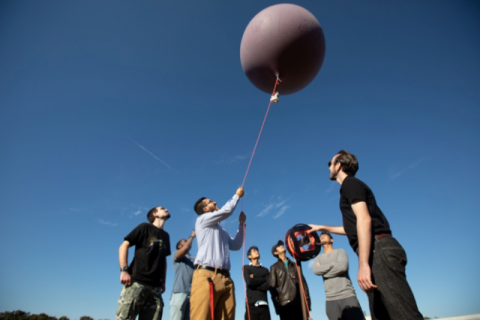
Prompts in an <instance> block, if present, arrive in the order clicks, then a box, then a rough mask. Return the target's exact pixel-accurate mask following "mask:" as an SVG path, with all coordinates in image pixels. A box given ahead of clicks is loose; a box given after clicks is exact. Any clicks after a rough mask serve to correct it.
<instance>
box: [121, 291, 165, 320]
mask: <svg viewBox="0 0 480 320" xmlns="http://www.w3.org/2000/svg"><path fill="white" fill-rule="evenodd" d="M161 290H162V289H161V288H160V287H149V286H145V285H143V284H140V283H138V282H134V283H133V284H132V285H131V286H128V287H127V286H123V289H122V293H121V294H120V299H118V308H117V315H116V319H117V320H135V318H136V317H137V315H138V316H139V317H138V320H161V319H162V313H163V300H162V294H161Z"/></svg>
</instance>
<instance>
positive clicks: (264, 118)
mask: <svg viewBox="0 0 480 320" xmlns="http://www.w3.org/2000/svg"><path fill="white" fill-rule="evenodd" d="M280 82H281V80H280V79H279V78H278V77H277V80H276V81H275V86H274V87H273V92H272V98H273V97H274V96H275V95H276V97H277V98H276V100H277V101H273V100H272V98H270V102H269V103H268V107H267V112H266V113H265V117H263V122H262V127H261V128H260V132H259V133H258V137H257V141H256V142H255V147H254V148H253V152H252V155H251V156H250V161H249V162H248V167H247V171H246V172H245V176H244V177H243V182H242V188H243V185H244V184H245V180H246V179H247V175H248V171H249V170H250V165H251V164H252V159H253V155H254V154H255V150H257V145H258V141H259V140H260V136H261V135H262V131H263V127H264V125H265V121H266V120H267V115H268V111H269V110H270V106H271V105H272V102H273V103H277V102H278V92H276V90H277V86H278V85H279V83H280ZM241 202H242V212H243V198H242V201H241ZM242 227H243V245H242V246H243V254H242V274H243V275H244V274H245V273H244V269H245V262H244V259H245V223H244V224H243V226H242ZM242 283H243V292H244V293H245V302H246V303H245V304H246V306H247V315H248V319H249V320H250V308H249V306H248V297H247V289H246V287H245V280H244V281H242Z"/></svg>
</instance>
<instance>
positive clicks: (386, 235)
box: [375, 233, 392, 239]
mask: <svg viewBox="0 0 480 320" xmlns="http://www.w3.org/2000/svg"><path fill="white" fill-rule="evenodd" d="M391 236H392V235H391V234H390V233H380V234H376V235H375V239H382V238H384V237H391Z"/></svg>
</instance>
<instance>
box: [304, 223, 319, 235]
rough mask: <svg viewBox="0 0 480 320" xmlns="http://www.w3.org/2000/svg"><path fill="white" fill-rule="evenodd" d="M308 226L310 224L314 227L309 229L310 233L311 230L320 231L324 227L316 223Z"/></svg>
mask: <svg viewBox="0 0 480 320" xmlns="http://www.w3.org/2000/svg"><path fill="white" fill-rule="evenodd" d="M308 226H309V227H310V228H312V229H310V230H307V232H309V233H310V232H318V231H320V230H321V229H322V226H319V225H316V224H309V225H308Z"/></svg>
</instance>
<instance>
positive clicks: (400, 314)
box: [368, 237, 423, 320]
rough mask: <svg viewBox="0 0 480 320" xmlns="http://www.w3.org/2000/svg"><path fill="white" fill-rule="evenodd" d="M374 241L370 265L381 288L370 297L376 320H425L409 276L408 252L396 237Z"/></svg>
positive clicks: (372, 312) (372, 313)
mask: <svg viewBox="0 0 480 320" xmlns="http://www.w3.org/2000/svg"><path fill="white" fill-rule="evenodd" d="M373 241H374V243H373V252H372V253H371V257H370V265H371V268H372V282H373V283H374V284H375V285H377V286H378V288H377V289H376V290H374V291H372V292H369V293H368V300H369V303H370V313H371V315H372V320H390V319H393V320H403V319H405V320H416V319H418V320H423V316H422V314H421V313H420V311H418V307H417V303H416V302H415V297H414V296H413V292H412V289H410V286H409V285H408V282H407V276H406V275H405V266H406V265H407V255H406V253H405V250H403V248H402V246H401V245H400V244H399V243H398V241H397V240H396V239H395V238H393V237H383V238H381V239H374V240H373Z"/></svg>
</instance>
